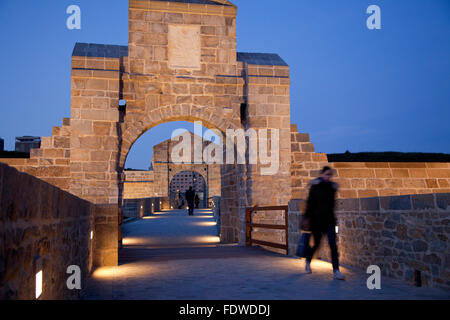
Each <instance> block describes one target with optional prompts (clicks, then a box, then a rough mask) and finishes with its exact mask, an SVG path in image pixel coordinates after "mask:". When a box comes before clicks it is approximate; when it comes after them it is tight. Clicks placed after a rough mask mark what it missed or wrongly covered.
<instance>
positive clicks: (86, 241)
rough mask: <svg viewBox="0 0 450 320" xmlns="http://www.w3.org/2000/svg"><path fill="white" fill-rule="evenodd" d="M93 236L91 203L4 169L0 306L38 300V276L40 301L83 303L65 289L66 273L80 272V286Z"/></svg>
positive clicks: (0, 182) (0, 179) (0, 175)
mask: <svg viewBox="0 0 450 320" xmlns="http://www.w3.org/2000/svg"><path fill="white" fill-rule="evenodd" d="M92 230H94V207H93V205H92V204H91V203H89V202H87V201H85V200H81V199H79V198H77V197H75V196H73V195H71V194H69V193H67V192H64V191H62V190H60V189H58V188H57V187H54V186H52V185H50V184H48V183H46V182H44V181H42V180H39V179H37V178H35V177H32V176H30V175H28V174H26V173H20V172H18V171H17V170H16V169H14V168H11V167H9V166H7V165H5V164H1V163H0V300H4V299H6V300H9V299H20V300H33V299H35V274H36V273H37V272H39V271H40V270H42V271H43V292H42V296H41V299H45V300H47V299H51V300H53V299H77V298H79V291H78V290H68V289H67V287H66V280H67V277H68V276H69V275H68V274H67V273H66V271H67V267H69V266H70V265H77V266H79V267H80V268H81V272H82V281H84V279H85V278H86V276H87V275H88V274H89V272H90V271H91V268H92V265H93V249H94V247H93V245H94V241H93V240H91V239H90V234H91V231H92ZM38 259H40V261H41V262H42V265H41V266H40V267H39V266H37V265H36V261H38ZM37 269H40V270H37ZM83 284H84V282H83ZM83 284H82V285H83Z"/></svg>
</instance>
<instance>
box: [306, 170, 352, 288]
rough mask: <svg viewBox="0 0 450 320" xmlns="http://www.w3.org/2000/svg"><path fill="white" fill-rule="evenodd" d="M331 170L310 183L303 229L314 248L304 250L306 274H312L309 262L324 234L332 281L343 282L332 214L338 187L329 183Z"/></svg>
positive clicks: (331, 174) (324, 171)
mask: <svg viewBox="0 0 450 320" xmlns="http://www.w3.org/2000/svg"><path fill="white" fill-rule="evenodd" d="M332 177H333V170H332V169H331V168H330V167H324V168H323V169H322V170H321V175H320V177H319V178H317V179H315V180H313V181H312V182H311V189H310V191H309V196H308V201H307V205H306V211H305V216H304V218H305V220H304V226H303V228H305V229H309V230H310V231H311V232H312V236H313V238H314V247H312V248H310V249H309V250H306V252H305V256H306V266H305V271H306V273H312V271H311V260H312V258H313V255H314V253H315V252H316V251H317V249H318V248H319V246H320V241H321V239H322V235H324V234H326V235H327V238H328V244H329V246H330V251H331V261H332V264H333V273H334V279H336V280H344V279H345V277H344V275H343V274H342V273H341V272H340V271H339V255H338V248H337V244H336V225H337V220H336V216H335V214H334V209H335V203H336V193H337V191H338V188H339V186H338V185H337V183H335V182H333V181H331V179H332Z"/></svg>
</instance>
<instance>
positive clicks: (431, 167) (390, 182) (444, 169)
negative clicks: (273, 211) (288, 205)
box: [291, 125, 450, 199]
mask: <svg viewBox="0 0 450 320" xmlns="http://www.w3.org/2000/svg"><path fill="white" fill-rule="evenodd" d="M291 161H292V164H291V177H292V180H291V188H292V198H293V199H306V198H307V196H308V184H309V182H310V181H311V180H313V179H315V178H317V177H318V176H319V175H320V169H321V168H322V167H324V166H330V167H331V168H333V169H334V171H335V176H336V177H335V179H334V181H335V182H337V183H338V184H339V198H346V199H351V198H367V197H384V196H396V195H409V194H432V193H449V192H450V163H434V162H415V163H413V162H405V163H403V162H328V158H327V155H326V154H325V153H316V152H315V148H314V145H313V144H312V143H311V142H310V136H309V134H306V133H299V132H298V129H297V126H296V125H292V126H291Z"/></svg>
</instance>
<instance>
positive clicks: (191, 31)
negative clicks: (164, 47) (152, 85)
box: [169, 25, 201, 70]
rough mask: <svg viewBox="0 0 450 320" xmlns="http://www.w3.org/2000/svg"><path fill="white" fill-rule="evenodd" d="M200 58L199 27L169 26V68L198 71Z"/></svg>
mask: <svg viewBox="0 0 450 320" xmlns="http://www.w3.org/2000/svg"><path fill="white" fill-rule="evenodd" d="M200 56H201V49H200V26H186V25H169V68H171V69H196V70H199V69H200V68H201V66H200Z"/></svg>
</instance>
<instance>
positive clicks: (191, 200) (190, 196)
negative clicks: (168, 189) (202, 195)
mask: <svg viewBox="0 0 450 320" xmlns="http://www.w3.org/2000/svg"><path fill="white" fill-rule="evenodd" d="M194 200H195V191H194V190H188V191H186V201H187V202H188V203H194Z"/></svg>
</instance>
